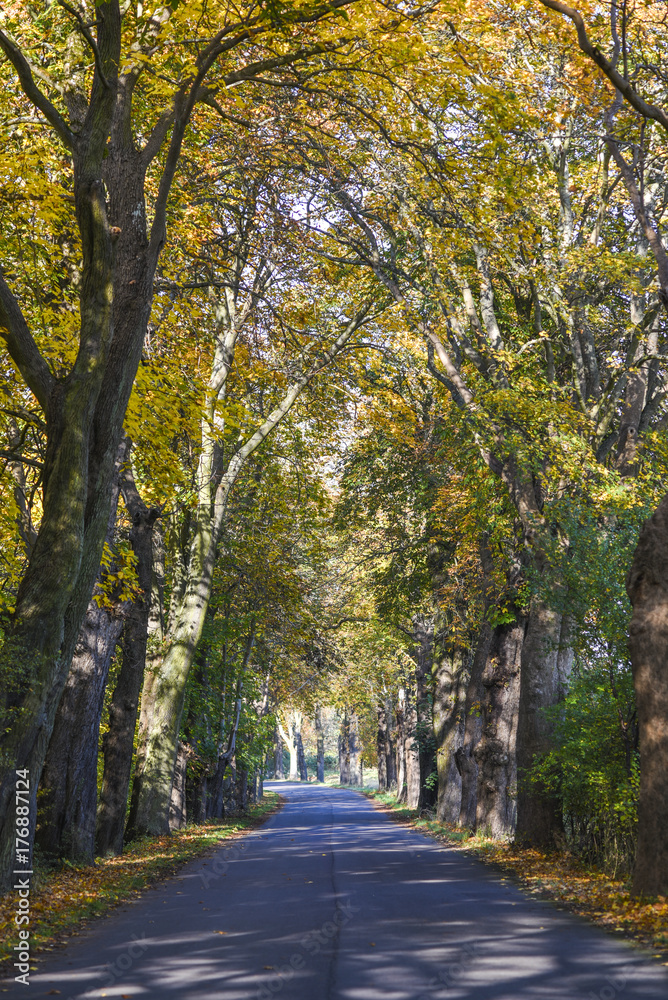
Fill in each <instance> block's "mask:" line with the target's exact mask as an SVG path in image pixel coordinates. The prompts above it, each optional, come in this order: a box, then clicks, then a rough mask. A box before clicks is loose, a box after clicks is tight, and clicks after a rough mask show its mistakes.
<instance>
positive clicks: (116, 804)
mask: <svg viewBox="0 0 668 1000" xmlns="http://www.w3.org/2000/svg"><path fill="white" fill-rule="evenodd" d="M124 494H125V502H126V505H127V507H128V510H129V512H130V515H131V517H132V529H131V531H130V544H131V545H132V550H133V552H134V554H135V558H136V560H137V580H138V583H139V596H138V597H137V598H136V599H135V600H134V601H133V603H132V605H131V606H130V608H129V609H128V611H127V613H126V618H125V626H124V629H123V635H122V639H121V657H122V660H121V670H120V673H119V676H118V680H117V682H116V687H115V689H114V693H113V695H112V698H111V704H110V705H109V729H108V730H107V732H106V733H105V734H104V736H103V738H102V752H103V754H104V772H103V776H102V788H101V791H100V805H99V809H98V815H97V833H96V841H97V849H98V851H99V853H100V854H101V855H103V856H104V855H106V854H110V853H111V854H120V853H121V851H122V850H123V831H124V827H125V815H126V811H127V803H128V791H129V788H130V775H131V771H132V757H133V751H134V737H135V727H136V723H137V710H138V707H139V693H140V691H141V688H142V683H143V680H144V668H145V666H146V649H147V641H148V631H149V614H150V611H151V602H152V600H153V611H154V612H155V615H156V620H157V619H159V618H160V617H161V607H160V606H161V601H162V594H161V592H158V591H159V590H160V588H161V586H162V574H163V566H162V557H161V553H160V552H159V551H158V552H155V553H154V546H155V545H156V538H155V534H156V533H155V532H154V527H155V522H156V519H157V516H158V511H157V510H156V509H155V508H151V509H150V510H149V509H148V508H147V507H146V506H145V504H144V503H143V502H142V501H141V498H140V497H139V494H138V493H137V491H136V489H135V488H134V481H133V480H132V479H131V476H129V475H128V476H127V477H126V481H125V490H124ZM157 543H158V545H157V547H158V548H160V546H161V539H157ZM154 556H155V557H156V558H154ZM154 563H155V564H156V566H157V567H158V574H157V575H158V576H159V579H158V581H157V587H156V588H155V591H156V592H155V593H154V595H153V598H152V594H151V592H152V589H153V567H154Z"/></svg>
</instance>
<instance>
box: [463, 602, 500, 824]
mask: <svg viewBox="0 0 668 1000" xmlns="http://www.w3.org/2000/svg"><path fill="white" fill-rule="evenodd" d="M491 638H492V629H491V627H490V625H489V623H488V622H487V621H485V622H483V624H482V627H481V629H480V634H479V636H478V642H477V645H476V650H475V653H474V654H473V658H472V660H471V673H470V676H469V680H468V684H467V687H466V700H465V703H464V736H463V740H462V745H461V746H460V747H459V748H458V749H457V750H456V751H455V763H456V765H457V770H458V771H459V774H460V777H461V781H462V794H461V804H460V809H459V819H458V823H459V825H460V826H463V827H467V828H468V829H470V830H474V829H475V822H476V797H477V791H478V787H477V786H478V765H477V763H476V759H475V756H474V752H475V749H476V747H477V745H478V741H479V740H480V736H481V733H482V717H481V710H480V702H481V699H482V675H483V671H484V669H485V664H486V663H487V658H488V656H489V646H490V642H491Z"/></svg>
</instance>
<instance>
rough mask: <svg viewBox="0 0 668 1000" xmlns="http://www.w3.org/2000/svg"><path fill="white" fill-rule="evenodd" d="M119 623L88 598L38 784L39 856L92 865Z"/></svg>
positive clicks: (117, 616)
mask: <svg viewBox="0 0 668 1000" xmlns="http://www.w3.org/2000/svg"><path fill="white" fill-rule="evenodd" d="M122 627H123V618H122V615H121V613H120V610H117V611H116V613H114V610H113V609H111V608H106V607H98V606H97V604H96V603H95V602H94V601H91V603H90V605H89V607H88V612H87V614H86V618H85V621H84V624H83V627H82V629H81V632H80V635H79V642H78V643H77V647H76V650H75V653H74V657H73V659H72V666H71V667H70V673H69V677H68V679H67V684H66V685H65V690H64V691H63V696H62V698H61V700H60V705H59V707H58V715H57V717H56V722H55V725H54V728H53V733H52V735H51V740H50V742H49V749H48V752H47V755H46V761H45V763H44V770H43V772H42V780H41V784H40V802H39V813H38V822H39V825H38V830H37V835H36V838H35V839H36V842H37V843H38V844H39V846H40V848H41V849H42V851H43V852H44V854H45V855H47V856H50V857H61V858H67V859H69V860H70V861H77V862H79V863H82V862H83V863H88V864H92V863H93V859H94V856H95V813H96V808H97V751H98V739H99V732H100V717H101V715H102V704H103V702H104V692H105V688H106V684H107V677H108V674H109V666H110V664H111V659H112V656H113V653H114V650H115V648H116V643H117V642H118V638H119V636H120V634H121V629H122Z"/></svg>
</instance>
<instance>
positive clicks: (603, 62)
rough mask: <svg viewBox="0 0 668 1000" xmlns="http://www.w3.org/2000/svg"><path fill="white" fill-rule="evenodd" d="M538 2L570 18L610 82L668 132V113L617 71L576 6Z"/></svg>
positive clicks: (554, 1)
mask: <svg viewBox="0 0 668 1000" xmlns="http://www.w3.org/2000/svg"><path fill="white" fill-rule="evenodd" d="M538 2H539V3H541V4H542V5H543V7H549V9H550V10H555V11H556V12H557V13H558V14H564V15H565V17H568V18H570V19H571V21H572V22H573V24H574V25H575V27H576V30H577V34H578V45H579V46H580V48H581V49H582V51H583V52H584V53H585V55H587V56H589V58H590V59H592V60H593V61H594V62H595V63H596V65H597V66H598V68H599V69H600V70H601V72H602V73H604V74H605V76H607V78H608V80H609V81H610V83H612V84H613V85H614V86H615V87H616V89H617V90H618V91H619V92H620V94H622V95H623V96H624V97H625V98H626V100H627V101H628V103H629V104H630V105H631V107H632V108H634V110H635V111H637V112H638V114H640V115H642V116H643V118H650V119H651V120H652V121H655V122H658V123H659V125H661V126H662V127H663V128H664V129H665V130H666V132H668V114H666V112H665V111H663V109H662V108H659V107H657V106H656V105H655V104H650V103H649V102H648V101H644V100H643V99H642V97H640V95H639V94H638V93H637V92H636V91H635V90H634V89H633V85H632V84H631V83H629V81H628V80H625V79H624V77H623V76H622V75H621V73H618V72H617V70H616V69H615V67H614V66H613V64H612V63H611V62H610V60H608V59H606V57H605V56H604V55H603V53H602V52H601V50H600V49H599V48H598V47H597V46H596V45H593V44H592V43H591V42H590V40H589V36H588V35H587V28H586V26H585V23H584V18H583V17H582V14H580V12H579V11H577V10H576V9H575V8H574V7H570V6H569V5H568V4H566V3H562V2H561V0H538Z"/></svg>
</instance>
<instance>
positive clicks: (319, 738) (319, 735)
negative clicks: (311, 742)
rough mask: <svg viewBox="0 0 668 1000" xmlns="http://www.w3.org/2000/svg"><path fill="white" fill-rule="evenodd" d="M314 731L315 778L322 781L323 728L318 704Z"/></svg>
mask: <svg viewBox="0 0 668 1000" xmlns="http://www.w3.org/2000/svg"><path fill="white" fill-rule="evenodd" d="M315 733H316V751H317V765H316V769H317V779H318V781H321V782H324V780H325V730H324V729H323V725H322V708H321V707H320V705H316V708H315Z"/></svg>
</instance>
